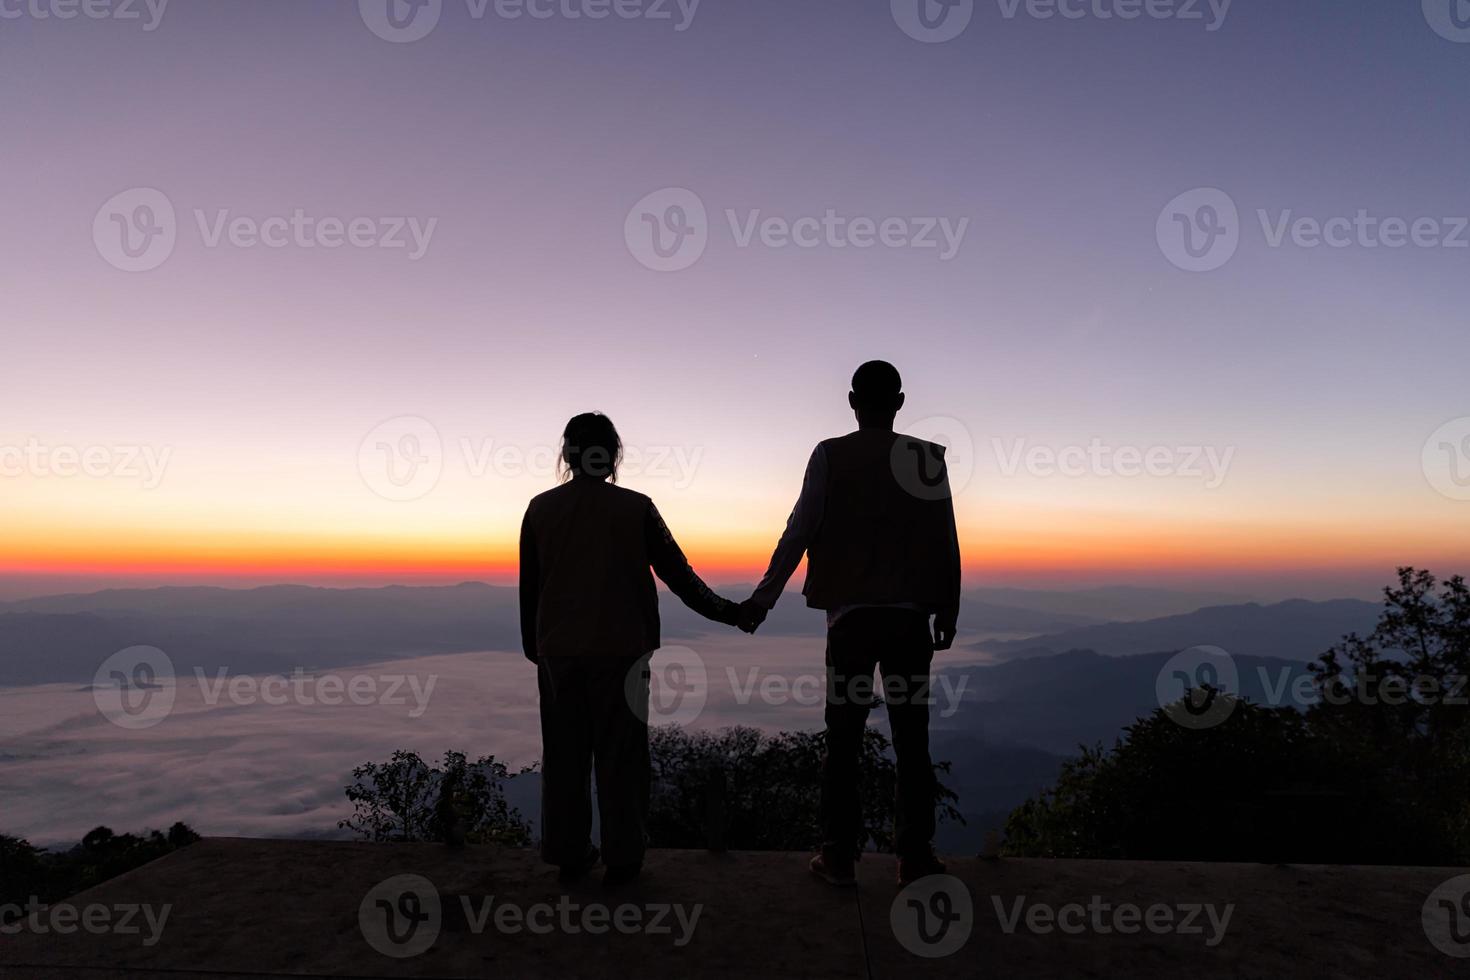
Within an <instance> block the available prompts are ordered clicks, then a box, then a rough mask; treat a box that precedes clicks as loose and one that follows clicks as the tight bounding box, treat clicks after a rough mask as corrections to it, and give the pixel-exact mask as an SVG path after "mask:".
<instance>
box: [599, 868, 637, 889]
mask: <svg viewBox="0 0 1470 980" xmlns="http://www.w3.org/2000/svg"><path fill="white" fill-rule="evenodd" d="M642 873H643V865H642V864H641V863H640V864H612V865H608V869H607V870H606V871H604V872H603V873H602V883H603V885H605V886H607V887H608V888H616V887H618V886H619V885H626V884H627V883H628V882H630V881H636V880H637V878H638V876H639V875H640V874H642Z"/></svg>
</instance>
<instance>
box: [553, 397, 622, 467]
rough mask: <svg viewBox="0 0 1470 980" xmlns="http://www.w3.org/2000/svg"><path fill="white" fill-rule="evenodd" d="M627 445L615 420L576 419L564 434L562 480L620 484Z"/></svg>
mask: <svg viewBox="0 0 1470 980" xmlns="http://www.w3.org/2000/svg"><path fill="white" fill-rule="evenodd" d="M622 461H623V441H622V440H621V439H619V438H618V430H617V429H616V428H614V427H613V424H612V419H610V418H608V417H607V416H606V415H603V414H602V413H601V412H586V413H583V414H582V415H574V416H573V417H572V420H571V421H570V422H568V423H567V427H566V429H565V430H563V432H562V434H561V467H560V469H561V471H562V479H566V478H567V477H568V476H573V477H592V478H593V479H597V480H607V479H611V480H612V481H613V482H614V483H616V482H618V464H619V463H621V462H622Z"/></svg>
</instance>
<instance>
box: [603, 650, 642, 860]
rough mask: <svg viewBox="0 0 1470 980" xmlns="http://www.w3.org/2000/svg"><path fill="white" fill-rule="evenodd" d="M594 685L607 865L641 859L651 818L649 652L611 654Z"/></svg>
mask: <svg viewBox="0 0 1470 980" xmlns="http://www.w3.org/2000/svg"><path fill="white" fill-rule="evenodd" d="M597 674H598V676H597V678H596V688H595V689H594V691H593V698H592V700H593V705H594V707H593V712H592V715H593V721H592V723H593V726H594V729H593V752H594V754H595V756H596V769H597V813H598V816H599V817H600V818H601V822H602V860H603V863H604V864H606V865H607V866H608V868H609V869H614V868H617V869H631V868H636V867H637V866H639V865H641V864H642V863H643V852H644V848H645V847H646V844H647V841H646V829H645V827H646V823H647V819H648V784H649V773H648V766H649V759H648V720H647V719H648V658H647V657H639V658H637V659H635V660H628V659H626V658H622V657H617V658H608V661H607V663H606V664H601V665H599V668H598V671H597Z"/></svg>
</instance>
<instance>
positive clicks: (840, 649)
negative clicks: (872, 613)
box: [821, 610, 876, 861]
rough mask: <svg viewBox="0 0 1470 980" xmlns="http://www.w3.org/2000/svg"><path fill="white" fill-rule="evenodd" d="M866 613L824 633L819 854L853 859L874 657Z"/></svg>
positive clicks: (853, 614)
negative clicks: (860, 765) (824, 705)
mask: <svg viewBox="0 0 1470 980" xmlns="http://www.w3.org/2000/svg"><path fill="white" fill-rule="evenodd" d="M865 618H866V613H865V612H864V611H862V610H858V611H855V612H851V613H848V614H847V615H846V616H844V617H842V618H841V619H839V620H838V621H837V622H836V623H835V624H834V625H833V626H832V627H831V628H830V629H828V631H827V708H826V713H825V714H826V721H827V750H826V754H825V755H823V757H822V803H821V821H822V853H823V855H824V856H832V857H834V858H837V859H840V860H849V861H850V860H852V859H853V858H855V857H856V856H857V848H858V843H859V834H860V833H861V827H862V797H861V787H860V778H861V776H860V773H859V771H858V760H859V758H860V755H861V752H862V740H863V730H864V728H865V727H866V725H867V721H868V711H869V710H870V709H871V708H872V705H873V668H874V667H875V666H876V657H875V656H874V654H873V651H872V648H871V645H870V642H869V641H870V635H869V633H868V632H867V630H866V629H865V628H864V620H865Z"/></svg>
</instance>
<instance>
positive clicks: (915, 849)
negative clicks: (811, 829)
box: [821, 608, 937, 857]
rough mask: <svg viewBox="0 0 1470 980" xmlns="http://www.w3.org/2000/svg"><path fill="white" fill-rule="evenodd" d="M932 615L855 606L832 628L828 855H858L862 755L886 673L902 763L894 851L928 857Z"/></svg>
mask: <svg viewBox="0 0 1470 980" xmlns="http://www.w3.org/2000/svg"><path fill="white" fill-rule="evenodd" d="M933 658H934V642H933V638H932V636H931V634H930V632H929V617H928V616H926V615H925V614H924V613H921V612H917V611H914V610H909V609H876V608H870V609H863V608H859V609H854V610H852V611H851V612H848V613H846V614H845V615H843V616H842V618H840V619H839V620H838V621H837V622H836V623H835V624H833V625H832V627H831V628H829V629H828V631H827V711H826V718H827V754H826V757H825V758H824V759H823V760H822V817H821V819H822V836H823V850H824V851H826V852H828V853H832V854H836V855H841V856H844V857H855V856H856V850H857V845H858V839H859V834H860V829H861V826H862V812H861V805H862V803H861V799H860V796H859V785H860V777H859V773H858V759H859V753H860V752H861V749H862V739H863V730H864V728H865V727H866V725H867V720H868V711H869V710H870V709H871V708H872V705H873V701H874V695H875V691H874V680H873V671H874V668H880V669H881V672H882V678H883V681H882V687H881V689H880V690H881V692H882V693H883V696H884V701H885V702H886V704H887V707H888V723H889V727H890V729H891V730H892V732H893V751H894V755H895V756H896V759H897V769H898V798H897V804H896V818H897V819H896V824H897V825H896V834H895V849H896V850H897V851H898V854H899V856H900V857H906V856H913V857H919V856H922V855H925V854H927V853H929V849H930V847H931V843H932V841H933V839H934V805H935V802H936V799H935V796H936V788H937V787H936V784H935V780H934V768H933V765H932V764H931V762H930V760H929V665H930V662H931V661H932V660H933Z"/></svg>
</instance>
